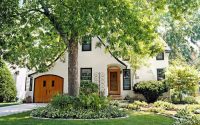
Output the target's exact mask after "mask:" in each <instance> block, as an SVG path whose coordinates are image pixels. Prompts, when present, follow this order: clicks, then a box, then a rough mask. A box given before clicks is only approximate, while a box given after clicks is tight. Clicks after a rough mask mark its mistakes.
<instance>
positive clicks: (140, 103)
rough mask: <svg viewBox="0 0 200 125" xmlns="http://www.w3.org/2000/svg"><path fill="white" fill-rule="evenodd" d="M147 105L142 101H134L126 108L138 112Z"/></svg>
mask: <svg viewBox="0 0 200 125" xmlns="http://www.w3.org/2000/svg"><path fill="white" fill-rule="evenodd" d="M147 105H148V104H147V103H146V102H144V101H134V102H133V103H132V104H128V105H127V108H128V109H132V110H139V109H140V107H145V106H147Z"/></svg>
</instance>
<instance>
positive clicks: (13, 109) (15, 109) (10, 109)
mask: <svg viewBox="0 0 200 125" xmlns="http://www.w3.org/2000/svg"><path fill="white" fill-rule="evenodd" d="M46 105H47V104H44V103H29V104H20V105H12V106H6V107H0V117H1V116H7V115H12V114H17V113H21V112H26V111H31V110H33V109H36V108H38V107H44V106H46Z"/></svg>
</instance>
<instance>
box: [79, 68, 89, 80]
mask: <svg viewBox="0 0 200 125" xmlns="http://www.w3.org/2000/svg"><path fill="white" fill-rule="evenodd" d="M83 69H90V70H91V75H90V76H91V80H90V81H91V82H92V68H81V69H80V81H82V75H81V74H82V70H83Z"/></svg>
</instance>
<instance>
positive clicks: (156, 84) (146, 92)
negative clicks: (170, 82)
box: [133, 80, 168, 103]
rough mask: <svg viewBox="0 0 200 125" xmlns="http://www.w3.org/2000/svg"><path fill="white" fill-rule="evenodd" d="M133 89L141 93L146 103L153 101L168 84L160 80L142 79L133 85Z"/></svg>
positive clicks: (164, 90) (165, 89) (166, 88)
mask: <svg viewBox="0 0 200 125" xmlns="http://www.w3.org/2000/svg"><path fill="white" fill-rule="evenodd" d="M133 91H134V92H136V93H140V94H142V95H143V96H144V97H145V99H146V100H147V102H148V103H150V102H155V101H156V100H157V99H158V97H159V96H161V95H162V94H163V93H164V92H167V91H168V86H167V85H166V84H165V82H162V81H154V80H152V81H142V82H139V83H136V84H135V85H134V86H133Z"/></svg>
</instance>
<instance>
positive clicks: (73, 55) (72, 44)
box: [68, 38, 80, 96]
mask: <svg viewBox="0 0 200 125" xmlns="http://www.w3.org/2000/svg"><path fill="white" fill-rule="evenodd" d="M68 45H69V46H68V53H69V54H68V94H69V95H70V96H78V95H79V87H80V84H79V82H78V42H77V41H75V39H73V38H72V39H70V40H69V44H68Z"/></svg>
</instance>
